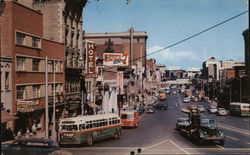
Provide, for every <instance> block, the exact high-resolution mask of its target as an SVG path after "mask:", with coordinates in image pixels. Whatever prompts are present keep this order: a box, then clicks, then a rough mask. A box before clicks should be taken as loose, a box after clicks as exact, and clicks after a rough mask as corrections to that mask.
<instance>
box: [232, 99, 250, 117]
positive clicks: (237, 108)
mask: <svg viewBox="0 0 250 155" xmlns="http://www.w3.org/2000/svg"><path fill="white" fill-rule="evenodd" d="M230 113H231V114H232V115H240V116H250V104H249V103H238V102H232V103H230Z"/></svg>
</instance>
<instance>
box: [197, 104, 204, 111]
mask: <svg viewBox="0 0 250 155" xmlns="http://www.w3.org/2000/svg"><path fill="white" fill-rule="evenodd" d="M197 108H198V109H199V110H200V112H205V108H204V106H203V105H197Z"/></svg>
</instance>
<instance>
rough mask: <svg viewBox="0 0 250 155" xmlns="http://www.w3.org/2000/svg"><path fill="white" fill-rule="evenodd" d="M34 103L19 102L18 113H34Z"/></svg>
mask: <svg viewBox="0 0 250 155" xmlns="http://www.w3.org/2000/svg"><path fill="white" fill-rule="evenodd" d="M33 105H34V102H33V101H17V111H18V112H31V111H33V110H34V109H33Z"/></svg>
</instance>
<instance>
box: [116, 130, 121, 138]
mask: <svg viewBox="0 0 250 155" xmlns="http://www.w3.org/2000/svg"><path fill="white" fill-rule="evenodd" d="M120 136H121V131H120V130H116V131H115V133H114V138H115V139H117V138H119V137H120Z"/></svg>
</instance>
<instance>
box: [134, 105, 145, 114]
mask: <svg viewBox="0 0 250 155" xmlns="http://www.w3.org/2000/svg"><path fill="white" fill-rule="evenodd" d="M136 110H137V111H138V113H139V115H142V114H143V113H144V112H145V108H144V107H143V106H140V107H137V108H136Z"/></svg>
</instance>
